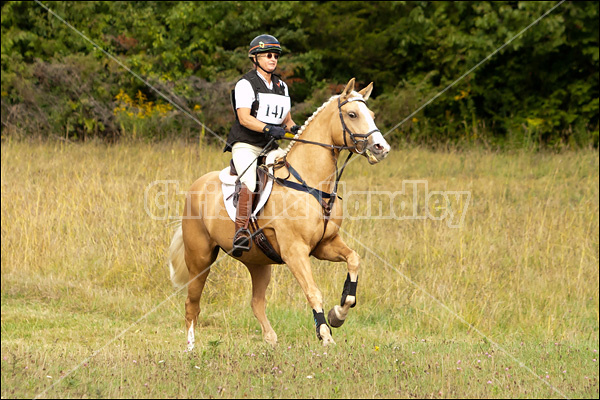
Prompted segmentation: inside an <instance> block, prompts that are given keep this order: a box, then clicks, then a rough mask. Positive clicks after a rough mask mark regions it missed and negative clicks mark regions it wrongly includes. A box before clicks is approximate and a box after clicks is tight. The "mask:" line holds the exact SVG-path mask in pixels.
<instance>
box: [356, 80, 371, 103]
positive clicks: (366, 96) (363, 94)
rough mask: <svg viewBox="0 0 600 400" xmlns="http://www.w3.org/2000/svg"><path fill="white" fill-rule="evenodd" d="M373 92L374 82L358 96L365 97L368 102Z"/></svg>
mask: <svg viewBox="0 0 600 400" xmlns="http://www.w3.org/2000/svg"><path fill="white" fill-rule="evenodd" d="M372 91H373V82H371V83H369V86H367V87H366V88H364V89H363V90H361V91H360V92H358V94H360V95H361V96H362V97H363V99H365V101H367V100H369V96H370V95H371V92H372Z"/></svg>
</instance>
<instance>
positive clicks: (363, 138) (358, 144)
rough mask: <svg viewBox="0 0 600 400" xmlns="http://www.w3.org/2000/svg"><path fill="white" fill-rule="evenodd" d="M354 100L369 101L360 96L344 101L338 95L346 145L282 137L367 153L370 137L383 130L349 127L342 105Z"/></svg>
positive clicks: (360, 153) (357, 152)
mask: <svg viewBox="0 0 600 400" xmlns="http://www.w3.org/2000/svg"><path fill="white" fill-rule="evenodd" d="M353 101H360V102H362V103H364V104H365V105H366V104H367V102H366V101H365V100H363V99H361V98H358V97H354V98H350V99H348V100H345V101H343V102H342V101H341V100H340V98H339V97H338V114H339V116H340V122H341V123H342V135H343V137H344V145H343V146H338V145H334V144H327V143H320V142H314V141H312V140H304V139H298V138H287V137H283V138H282V139H285V140H290V141H292V142H299V143H307V144H314V145H316V146H321V147H326V148H329V149H332V150H349V151H350V154H352V150H355V151H356V154H359V155H363V154H364V153H365V151H367V144H368V143H369V137H370V136H371V135H372V134H374V133H375V132H381V131H380V130H379V129H377V128H375V129H373V130H372V131H370V132H367V133H354V132H352V131H351V130H350V129H349V128H348V125H346V121H344V113H342V107H343V106H344V105H346V104H348V103H350V102H353ZM347 136H350V139H351V140H352V143H353V146H348V140H347V139H346V137H347ZM357 139H358V140H357Z"/></svg>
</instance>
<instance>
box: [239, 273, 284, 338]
mask: <svg viewBox="0 0 600 400" xmlns="http://www.w3.org/2000/svg"><path fill="white" fill-rule="evenodd" d="M246 267H248V271H250V276H251V277H252V311H253V312H254V316H255V317H256V319H258V322H259V323H260V327H261V329H262V334H263V338H264V339H265V341H266V342H267V343H269V344H270V345H272V346H275V345H276V344H277V334H276V333H275V331H274V330H273V328H272V327H271V323H270V322H269V320H268V318H267V314H266V309H267V299H266V292H267V287H268V286H269V282H270V281H271V265H269V264H267V265H251V264H246Z"/></svg>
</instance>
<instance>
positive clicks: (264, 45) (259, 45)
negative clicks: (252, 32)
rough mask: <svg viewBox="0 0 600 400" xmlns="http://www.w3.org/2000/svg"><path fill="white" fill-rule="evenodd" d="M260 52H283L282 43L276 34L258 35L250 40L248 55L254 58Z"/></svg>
mask: <svg viewBox="0 0 600 400" xmlns="http://www.w3.org/2000/svg"><path fill="white" fill-rule="evenodd" d="M259 53H277V54H281V44H280V43H279V40H277V38H276V37H275V36H271V35H258V36H257V37H255V38H254V39H252V41H251V42H250V49H249V50H248V57H250V58H253V57H254V56H256V55H257V54H259Z"/></svg>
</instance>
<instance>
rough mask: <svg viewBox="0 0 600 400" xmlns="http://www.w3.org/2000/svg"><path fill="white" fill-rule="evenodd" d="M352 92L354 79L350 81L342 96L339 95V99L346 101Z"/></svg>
mask: <svg viewBox="0 0 600 400" xmlns="http://www.w3.org/2000/svg"><path fill="white" fill-rule="evenodd" d="M352 91H354V78H352V79H350V81H349V82H348V84H347V85H346V87H345V88H344V91H343V92H342V94H340V98H341V99H344V100H345V99H347V98H348V97H349V96H350V93H352Z"/></svg>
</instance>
